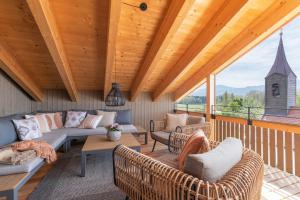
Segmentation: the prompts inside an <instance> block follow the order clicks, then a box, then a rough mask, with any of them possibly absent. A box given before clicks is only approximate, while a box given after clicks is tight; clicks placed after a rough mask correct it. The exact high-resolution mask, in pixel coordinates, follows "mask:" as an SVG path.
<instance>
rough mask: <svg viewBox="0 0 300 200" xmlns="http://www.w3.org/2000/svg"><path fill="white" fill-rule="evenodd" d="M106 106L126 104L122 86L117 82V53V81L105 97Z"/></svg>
mask: <svg viewBox="0 0 300 200" xmlns="http://www.w3.org/2000/svg"><path fill="white" fill-rule="evenodd" d="M105 105H106V106H124V105H125V97H124V95H123V94H122V92H121V90H120V86H119V84H118V83H117V64H116V55H115V82H114V83H112V85H111V90H110V91H109V93H108V94H107V96H106V97H105Z"/></svg>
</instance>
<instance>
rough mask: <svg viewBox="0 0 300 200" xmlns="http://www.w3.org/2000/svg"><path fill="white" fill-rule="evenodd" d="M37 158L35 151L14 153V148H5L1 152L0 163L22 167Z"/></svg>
mask: <svg viewBox="0 0 300 200" xmlns="http://www.w3.org/2000/svg"><path fill="white" fill-rule="evenodd" d="M34 158H36V152H35V151H34V150H27V151H22V152H20V151H13V150H12V148H10V147H8V148H4V149H1V150H0V163H3V164H10V165H22V164H24V163H26V162H27V161H28V160H31V159H34Z"/></svg>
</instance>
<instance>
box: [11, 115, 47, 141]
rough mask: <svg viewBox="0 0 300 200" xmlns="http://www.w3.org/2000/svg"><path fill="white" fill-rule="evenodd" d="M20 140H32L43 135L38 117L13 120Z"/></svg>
mask: <svg viewBox="0 0 300 200" xmlns="http://www.w3.org/2000/svg"><path fill="white" fill-rule="evenodd" d="M12 121H13V123H14V124H15V127H16V131H17V133H18V136H19V138H20V140H32V139H35V138H39V137H42V133H41V131H40V127H39V123H38V121H37V120H36V118H34V117H32V118H29V119H20V120H12Z"/></svg>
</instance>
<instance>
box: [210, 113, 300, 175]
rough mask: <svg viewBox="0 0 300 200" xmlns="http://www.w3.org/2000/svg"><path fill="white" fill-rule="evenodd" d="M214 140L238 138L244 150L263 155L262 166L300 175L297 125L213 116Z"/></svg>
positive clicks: (298, 131)
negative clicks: (263, 164)
mask: <svg viewBox="0 0 300 200" xmlns="http://www.w3.org/2000/svg"><path fill="white" fill-rule="evenodd" d="M212 124H213V129H214V131H213V134H214V138H215V140H218V141H223V140H224V139H225V138H227V137H235V138H239V139H240V140H241V141H242V143H243V145H244V147H246V148H249V149H252V150H253V151H255V152H257V153H258V154H260V155H261V156H262V158H263V159H264V162H265V164H267V165H270V166H273V167H277V168H279V169H281V170H283V171H287V172H289V173H292V174H295V175H297V176H300V126H297V125H291V124H283V123H277V122H267V121H261V120H252V123H250V125H249V122H248V121H247V120H246V119H242V118H235V117H227V116H219V115H217V116H215V119H212Z"/></svg>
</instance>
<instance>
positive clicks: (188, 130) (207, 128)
mask: <svg viewBox="0 0 300 200" xmlns="http://www.w3.org/2000/svg"><path fill="white" fill-rule="evenodd" d="M197 129H202V130H203V132H204V133H205V135H206V137H208V138H209V137H210V133H211V123H210V122H205V123H204V124H191V125H186V126H177V127H176V132H180V133H185V134H188V135H189V134H192V133H193V132H194V131H195V130H197Z"/></svg>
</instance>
